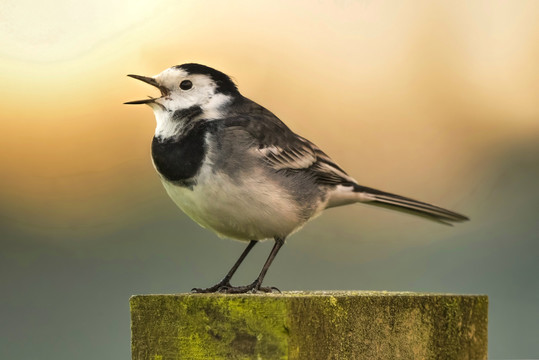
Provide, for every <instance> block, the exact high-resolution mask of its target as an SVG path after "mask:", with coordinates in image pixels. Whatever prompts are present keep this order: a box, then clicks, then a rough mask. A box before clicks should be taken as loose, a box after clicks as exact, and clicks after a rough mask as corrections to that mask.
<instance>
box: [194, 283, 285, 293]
mask: <svg viewBox="0 0 539 360" xmlns="http://www.w3.org/2000/svg"><path fill="white" fill-rule="evenodd" d="M191 292H193V293H196V294H208V293H221V294H257V293H273V292H277V293H279V294H281V290H279V289H277V288H276V287H275V286H271V287H266V286H260V285H259V284H257V283H256V282H254V283H252V284H249V285H246V286H232V285H230V283H228V282H227V283H219V284H217V285H214V286H212V287H209V288H206V289H202V288H193V289H192V290H191Z"/></svg>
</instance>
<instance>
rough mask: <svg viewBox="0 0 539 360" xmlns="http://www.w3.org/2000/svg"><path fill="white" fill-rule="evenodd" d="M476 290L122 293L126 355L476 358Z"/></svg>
mask: <svg viewBox="0 0 539 360" xmlns="http://www.w3.org/2000/svg"><path fill="white" fill-rule="evenodd" d="M487 308H488V299H487V297H486V296H459V295H444V294H414V293H388V292H360V291H347V292H342V291H341V292H288V293H283V294H263V295H258V294H257V295H223V294H211V295H207V294H196V295H195V294H185V295H149V296H136V297H133V298H132V299H131V314H132V332H133V334H132V351H133V357H132V358H133V360H142V359H144V360H146V359H153V360H158V359H159V360H169V359H170V360H172V359H257V358H261V359H341V358H354V359H387V358H392V359H408V358H439V359H453V358H458V359H485V358H486V348H487V345H486V341H487V340H486V339H487Z"/></svg>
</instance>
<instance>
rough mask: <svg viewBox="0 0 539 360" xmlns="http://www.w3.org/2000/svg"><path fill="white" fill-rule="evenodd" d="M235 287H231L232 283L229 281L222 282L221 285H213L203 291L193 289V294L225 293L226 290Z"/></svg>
mask: <svg viewBox="0 0 539 360" xmlns="http://www.w3.org/2000/svg"><path fill="white" fill-rule="evenodd" d="M231 287H233V286H232V285H230V281H229V280H227V279H223V280H221V281H220V282H219V283H217V284H215V285H213V286H212V287H209V288H206V289H202V288H193V289H191V292H193V293H196V294H209V293H216V292H225V289H229V288H231Z"/></svg>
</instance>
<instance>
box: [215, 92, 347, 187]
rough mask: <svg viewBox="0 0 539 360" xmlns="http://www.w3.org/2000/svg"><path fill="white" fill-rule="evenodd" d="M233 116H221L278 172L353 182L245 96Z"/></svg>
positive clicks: (326, 182) (325, 181)
mask: <svg viewBox="0 0 539 360" xmlns="http://www.w3.org/2000/svg"><path fill="white" fill-rule="evenodd" d="M245 100H246V101H245V103H244V104H242V106H241V108H239V109H237V111H236V112H235V113H234V114H233V116H231V117H229V118H226V119H223V124H224V126H225V127H227V128H229V129H230V130H240V131H245V132H247V133H248V134H249V135H250V137H251V138H252V144H251V146H250V147H251V150H252V153H254V154H255V156H257V157H259V158H260V159H261V160H263V161H264V162H265V163H266V164H267V165H268V166H269V167H271V168H272V169H273V170H275V171H278V172H284V173H291V174H293V173H302V174H303V175H308V176H310V177H312V178H313V179H314V180H315V181H316V182H317V183H319V184H324V185H350V186H351V185H352V184H356V181H355V180H354V179H353V178H352V177H350V176H349V175H348V174H347V173H346V172H345V171H344V170H343V169H342V168H340V167H339V166H338V165H337V164H335V162H334V161H333V160H331V158H330V157H329V156H328V155H326V154H325V153H324V152H323V151H322V150H320V148H318V147H317V146H316V145H315V144H313V143H312V142H310V141H309V140H307V139H305V138H303V137H301V136H299V135H297V134H295V133H294V132H292V131H291V130H290V129H289V128H288V127H287V126H286V125H285V124H284V123H283V122H282V121H281V120H279V118H277V117H276V116H275V115H274V114H273V113H271V112H270V111H269V110H267V109H265V108H263V107H262V106H260V105H258V104H256V103H254V102H252V101H250V100H248V99H245Z"/></svg>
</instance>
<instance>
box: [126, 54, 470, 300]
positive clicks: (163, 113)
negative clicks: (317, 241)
mask: <svg viewBox="0 0 539 360" xmlns="http://www.w3.org/2000/svg"><path fill="white" fill-rule="evenodd" d="M127 76H129V77H131V78H134V79H137V80H140V81H143V82H145V83H147V84H149V85H152V86H154V87H156V88H157V89H159V91H160V93H161V96H160V97H153V96H149V97H148V98H147V99H143V100H135V101H128V102H125V104H130V105H138V104H145V105H148V106H150V107H151V109H152V110H153V113H154V115H155V120H156V128H155V134H154V137H153V139H152V143H151V155H152V162H153V165H154V168H155V170H156V171H157V173H158V175H159V178H160V180H161V182H162V184H163V186H164V188H165V190H166V192H167V193H168V195H169V196H170V198H171V199H172V200H173V201H174V203H175V204H176V205H177V206H178V207H179V208H180V209H181V210H182V211H183V212H184V213H185V214H187V215H188V216H189V217H190V218H191V219H192V220H194V221H195V222H197V223H198V224H199V225H201V226H202V227H203V228H206V229H209V230H212V231H213V232H215V233H216V234H217V235H218V236H219V237H222V238H230V239H235V240H240V241H244V242H247V246H246V248H245V250H244V251H243V252H242V254H241V256H240V257H239V258H238V260H237V261H236V262H235V263H234V265H233V266H232V268H231V269H230V270H229V272H228V273H227V274H226V275H225V277H224V278H223V279H222V280H221V281H220V282H218V283H217V284H216V285H214V286H211V287H208V288H194V289H192V292H194V293H214V292H219V293H257V292H275V291H279V290H278V289H277V288H276V287H267V286H262V282H263V280H264V277H265V275H266V273H267V271H268V269H269V267H270V265H271V264H272V262H273V260H274V259H275V256H276V255H277V253H278V252H279V250H280V249H281V247H282V246H283V244H284V243H285V239H287V238H288V237H289V236H290V235H291V234H293V233H295V232H296V231H298V230H300V229H301V228H302V227H303V226H304V225H305V224H306V223H307V222H308V221H309V220H311V219H313V218H315V217H317V216H318V215H320V214H321V212H322V211H323V210H325V209H329V208H333V207H337V206H342V205H349V204H354V203H363V204H368V205H373V206H379V207H384V208H389V209H393V210H398V211H401V212H406V213H409V214H413V215H417V216H421V217H423V218H426V219H429V220H432V221H435V222H438V223H442V224H447V225H450V224H452V223H458V222H463V221H466V220H469V218H468V217H466V216H464V215H461V214H459V213H456V212H453V211H450V210H446V209H444V208H441V207H438V206H435V205H431V204H428V203H425V202H421V201H417V200H413V199H411V198H408V197H404V196H400V195H395V194H392V193H389V192H385V191H381V190H377V189H375V188H370V187H366V186H363V185H360V184H358V182H357V181H356V180H355V179H354V178H352V177H351V176H350V175H348V173H346V171H344V170H343V169H342V168H341V167H340V166H339V165H337V163H336V162H334V161H333V160H332V159H331V158H330V157H329V156H328V155H326V153H325V152H323V151H322V150H321V149H320V148H319V147H318V146H316V145H315V144H314V143H313V142H311V141H309V140H307V139H306V138H304V137H302V136H300V135H298V134H296V133H294V132H293V131H292V130H291V129H290V128H289V127H288V126H287V125H285V123H284V122H282V121H281V120H280V119H279V118H278V117H277V116H276V115H274V114H273V113H272V112H271V111H270V110H268V109H266V108H264V107H263V106H261V105H259V104H257V103H256V102H254V101H252V100H250V99H249V98H247V97H244V96H243V95H242V94H241V93H240V91H239V90H238V86H237V85H236V83H235V82H234V81H233V80H232V79H231V77H230V76H228V75H226V74H225V73H223V72H221V71H219V70H216V69H214V68H211V67H209V66H206V65H202V64H198V63H185V64H182V65H176V66H172V67H170V68H168V69H166V70H164V71H162V72H161V73H159V74H158V75H155V76H151V77H150V76H141V75H133V74H129V75H127ZM268 239H273V240H274V244H273V248H272V249H271V252H270V254H269V256H268V258H267V260H266V261H265V263H264V265H263V267H262V270H261V271H260V273H259V275H258V276H257V277H256V278H255V280H254V281H253V282H252V283H250V284H248V285H245V286H232V285H231V282H230V281H231V279H232V276H233V275H234V274H235V272H236V270H237V269H238V267H239V266H240V265H241V263H242V262H243V260H244V259H245V258H246V256H247V255H248V254H249V252H250V251H251V249H252V248H253V247H254V246H255V245H256V244H257V243H258V242H260V241H263V240H268Z"/></svg>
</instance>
